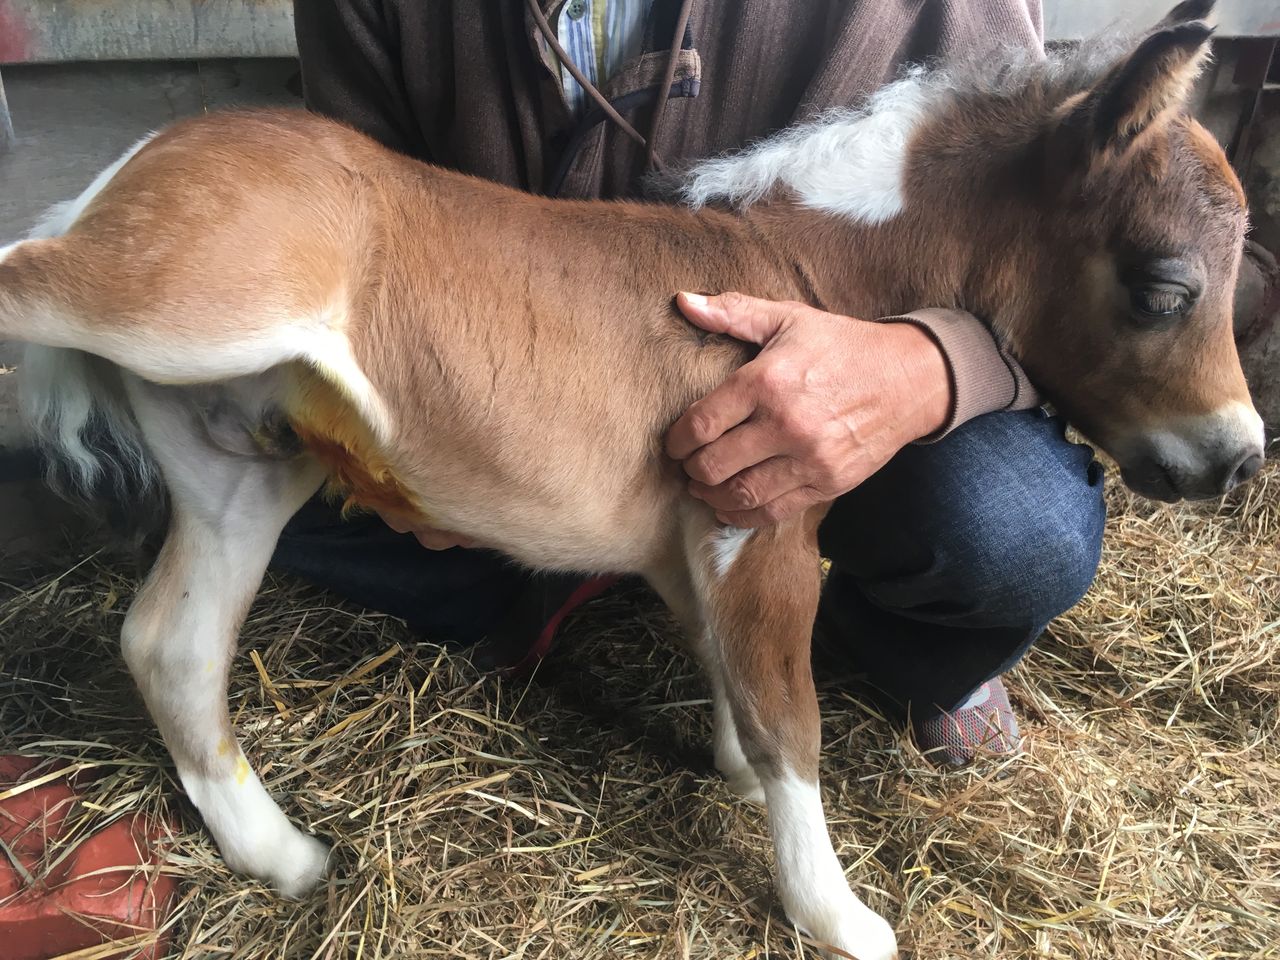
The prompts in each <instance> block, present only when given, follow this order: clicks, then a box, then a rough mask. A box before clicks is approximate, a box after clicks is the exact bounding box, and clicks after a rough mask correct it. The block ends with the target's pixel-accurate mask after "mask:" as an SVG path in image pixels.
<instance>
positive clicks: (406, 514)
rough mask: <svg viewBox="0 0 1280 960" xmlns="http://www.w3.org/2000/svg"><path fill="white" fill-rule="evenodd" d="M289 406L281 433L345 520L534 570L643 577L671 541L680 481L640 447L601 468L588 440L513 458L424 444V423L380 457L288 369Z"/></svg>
mask: <svg viewBox="0 0 1280 960" xmlns="http://www.w3.org/2000/svg"><path fill="white" fill-rule="evenodd" d="M289 397H290V399H289V402H288V404H287V406H288V422H289V425H290V426H291V427H292V429H293V431H294V432H295V433H296V434H297V436H298V438H299V439H300V440H301V442H302V444H303V445H304V446H305V448H306V449H307V451H308V452H309V453H310V454H311V455H312V456H314V457H315V458H316V459H317V460H319V461H320V462H321V463H322V464H323V465H324V466H325V468H326V469H327V470H328V474H329V481H328V491H329V493H330V495H331V496H333V497H334V498H335V499H336V500H340V501H341V503H342V504H343V507H344V510H348V511H351V510H364V511H370V512H376V513H379V514H382V515H383V516H384V517H387V518H388V519H393V520H394V522H395V525H396V526H398V527H409V528H413V529H434V530H441V531H449V532H451V533H456V534H461V535H463V536H465V537H466V538H468V539H469V540H471V541H472V542H473V543H474V544H475V545H476V546H479V547H486V548H489V549H493V550H497V551H499V552H501V553H504V554H506V555H507V556H510V557H512V558H513V559H515V560H518V561H520V562H521V563H524V564H527V565H529V566H531V567H535V568H539V569H557V570H576V571H584V572H615V573H631V572H642V571H644V570H646V569H650V568H652V566H653V564H654V563H655V561H656V560H657V558H658V557H659V556H660V555H661V554H662V553H663V552H664V550H665V549H666V547H667V546H668V544H669V543H670V539H669V534H670V532H671V531H672V529H674V523H675V515H676V509H675V508H676V502H677V500H678V498H679V497H681V496H683V483H682V481H681V480H680V479H679V476H678V474H679V470H678V467H676V466H675V465H674V464H671V463H666V464H664V463H661V462H658V460H657V458H656V456H652V455H646V445H645V444H634V445H631V446H632V449H630V450H627V451H620V452H619V453H620V455H617V456H613V457H609V458H607V460H606V462H604V463H601V462H600V460H601V458H600V457H599V456H598V453H599V451H598V450H593V445H594V444H598V443H599V442H600V438H598V437H594V436H587V437H583V438H581V440H580V442H578V443H576V444H575V443H574V442H572V441H565V440H562V441H561V442H558V443H555V444H548V443H539V442H536V441H531V442H530V443H528V444H527V445H525V446H523V447H522V448H520V449H518V450H514V451H513V450H512V449H510V446H509V445H507V446H505V447H504V446H503V445H502V444H500V443H498V442H496V441H495V442H494V443H493V444H492V445H491V446H490V445H486V444H485V443H484V442H483V441H481V442H476V441H474V440H473V441H471V442H465V443H464V442H460V441H459V440H458V439H457V438H456V437H453V436H439V435H434V434H433V430H432V424H433V423H437V424H438V423H439V422H440V421H439V420H436V419H434V418H422V420H421V422H422V426H421V427H419V428H418V429H417V431H415V430H414V429H413V428H412V427H411V426H407V425H405V424H404V423H401V424H400V425H399V426H398V428H397V432H398V436H397V437H396V438H395V442H394V444H393V445H392V448H391V449H388V448H387V447H386V446H385V445H384V444H381V443H378V442H376V441H375V440H374V438H373V437H372V435H371V433H370V431H369V430H368V429H367V428H366V426H365V425H364V424H363V423H362V422H361V421H360V419H359V417H358V416H357V415H356V414H355V412H354V409H353V408H352V407H351V405H350V404H349V403H347V402H346V401H345V400H344V399H343V398H342V397H341V395H340V394H339V392H338V391H337V390H336V389H335V388H334V387H333V386H331V385H330V384H328V383H327V382H326V381H324V380H323V379H322V378H321V377H320V376H318V375H316V374H314V373H312V372H309V371H305V370H304V371H298V372H297V374H296V376H295V382H294V384H293V387H292V389H291V390H290V392H289ZM400 419H401V420H402V421H403V420H405V419H406V418H404V417H402V418H400ZM445 432H448V431H447V430H446V431H445ZM575 446H576V447H577V449H574V447H575ZM593 453H595V454H597V455H596V456H595V457H594V459H593Z"/></svg>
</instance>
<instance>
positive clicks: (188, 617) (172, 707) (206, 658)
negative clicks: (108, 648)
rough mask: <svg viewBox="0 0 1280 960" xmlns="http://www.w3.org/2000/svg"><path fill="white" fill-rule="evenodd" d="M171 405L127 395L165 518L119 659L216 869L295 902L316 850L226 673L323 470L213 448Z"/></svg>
mask: <svg viewBox="0 0 1280 960" xmlns="http://www.w3.org/2000/svg"><path fill="white" fill-rule="evenodd" d="M177 397H179V392H178V391H171V390H165V389H162V388H155V387H150V386H146V385H141V384H133V385H132V386H131V390H130V399H131V401H132V402H133V406H134V409H135V413H136V414H137V416H138V419H139V422H140V423H141V425H142V427H143V432H144V434H145V435H146V438H147V444H148V447H149V449H150V450H151V451H152V453H153V455H154V456H155V457H156V459H157V460H158V461H159V463H160V466H161V469H162V471H163V474H164V479H165V482H166V485H167V487H168V489H169V493H170V497H171V500H172V510H173V515H172V518H171V521H170V529H169V534H168V537H167V539H166V540H165V543H164V547H163V549H162V550H161V552H160V556H159V559H157V561H156V563H155V566H154V567H153V568H152V570H151V573H150V574H149V575H148V577H147V580H146V583H145V584H144V585H143V587H142V589H141V591H140V592H139V594H138V598H137V599H136V600H135V601H134V603H133V606H132V607H131V608H130V610H129V613H128V616H127V617H126V618H125V623H124V629H123V635H122V643H123V652H124V657H125V661H126V662H127V663H128V665H129V669H130V671H131V672H132V673H133V677H134V679H135V681H136V682H137V684H138V687H139V689H140V690H141V691H142V695H143V697H144V699H145V700H146V702H147V707H148V709H149V710H150V712H151V715H152V717H153V718H154V719H155V722H156V725H157V726H158V727H159V728H160V733H161V734H162V735H163V737H164V740H165V744H166V745H167V746H168V748H169V752H170V754H172V756H173V760H174V764H175V765H176V766H177V769H178V777H179V778H180V779H181V780H182V785H183V786H184V787H185V788H186V791H187V794H188V796H190V798H191V801H192V802H193V803H194V804H195V805H196V808H197V809H198V810H199V811H200V815H201V816H202V817H203V818H204V822H205V824H206V826H208V828H209V831H210V832H211V833H212V834H213V836H214V839H215V840H216V841H217V843H218V847H219V849H220V850H221V851H222V855H223V857H224V859H225V860H226V862H227V865H228V866H230V867H231V868H232V869H233V870H236V871H237V872H239V873H245V874H248V875H250V876H252V877H256V878H258V879H260V880H263V881H266V882H267V883H270V884H271V885H272V886H274V887H276V888H277V889H278V890H279V891H280V893H282V894H284V895H285V896H289V897H297V896H301V895H302V894H304V893H306V892H307V891H308V890H310V889H311V888H312V887H314V886H315V885H316V884H317V883H318V882H319V881H320V880H321V879H322V878H323V877H324V874H325V863H326V860H327V857H328V848H327V847H326V846H325V845H324V844H323V843H321V842H320V841H319V840H316V839H315V838H314V837H310V836H307V835H306V834H304V833H302V832H300V831H299V830H298V829H297V828H296V827H294V826H293V825H292V824H291V823H290V822H289V820H288V818H287V817H285V815H284V814H283V813H282V812H281V810H280V808H279V807H277V806H276V804H275V802H274V801H272V799H271V798H270V796H268V795H267V792H266V790H265V789H264V788H263V786H262V784H261V782H260V781H259V780H258V777H257V776H256V775H255V774H254V772H253V770H252V768H251V767H250V766H249V762H248V761H247V760H246V759H245V757H244V754H243V753H242V752H241V750H240V746H239V744H238V743H237V741H236V738H235V734H234V733H233V732H232V730H231V721H230V718H229V716H228V714H227V674H228V671H229V668H230V664H231V658H232V655H233V654H234V652H235V646H236V638H237V636H238V634H239V630H240V625H241V623H242V621H243V619H244V616H245V613H246V611H247V610H248V607H249V603H250V602H251V601H252V599H253V596H254V593H255V592H256V591H257V589H258V586H259V584H260V583H261V581H262V576H263V573H264V572H265V570H266V567H267V562H268V560H270V558H271V552H272V550H273V549H274V547H275V543H276V540H277V538H278V537H279V534H280V531H281V530H282V529H283V527H284V524H285V522H286V521H287V520H288V519H289V517H290V516H292V515H293V513H294V512H295V511H296V510H297V509H298V507H299V506H301V505H302V503H303V502H304V501H305V500H306V499H307V497H309V496H310V495H311V494H312V493H314V492H315V490H316V489H317V488H318V487H319V485H320V483H321V481H322V479H323V476H322V471H321V470H320V468H319V467H318V466H317V465H316V464H315V462H314V461H312V460H311V459H310V458H309V457H301V458H297V459H293V460H283V461H282V460H271V459H265V458H255V457H249V456H242V455H236V454H232V453H228V452H226V451H225V450H223V449H220V448H218V447H216V446H213V445H212V444H211V443H209V441H208V440H207V439H206V437H205V436H204V434H203V433H202V429H201V428H200V426H199V424H198V421H197V420H196V419H195V418H194V417H193V416H192V414H191V412H190V411H189V410H187V409H185V408H184V407H183V406H182V404H181V403H179V402H176V401H175V399H174V398H177Z"/></svg>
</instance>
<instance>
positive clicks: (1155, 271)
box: [999, 0, 1263, 500]
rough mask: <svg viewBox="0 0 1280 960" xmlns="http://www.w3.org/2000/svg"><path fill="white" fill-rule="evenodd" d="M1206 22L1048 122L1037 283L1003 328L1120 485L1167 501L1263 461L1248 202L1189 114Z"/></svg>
mask: <svg viewBox="0 0 1280 960" xmlns="http://www.w3.org/2000/svg"><path fill="white" fill-rule="evenodd" d="M1211 7H1212V3H1211V2H1203V0H1201V2H1196V0H1192V2H1188V3H1183V4H1181V5H1180V6H1179V7H1178V8H1176V9H1175V10H1174V11H1173V13H1171V14H1170V15H1169V17H1167V18H1166V19H1165V20H1164V21H1162V22H1161V24H1159V25H1158V26H1157V27H1156V28H1155V30H1154V31H1153V32H1151V33H1150V34H1148V35H1147V36H1146V37H1145V38H1144V39H1143V40H1142V41H1141V43H1139V44H1138V45H1137V47H1136V48H1135V49H1134V50H1133V51H1132V52H1131V53H1129V54H1128V55H1127V56H1125V57H1123V58H1122V59H1120V60H1119V62H1117V63H1115V64H1114V65H1113V66H1111V67H1110V69H1108V70H1107V71H1106V72H1105V73H1103V74H1102V76H1101V78H1100V79H1098V80H1097V81H1096V82H1094V83H1093V84H1092V85H1091V86H1090V87H1088V88H1087V89H1085V90H1084V91H1082V92H1079V93H1077V94H1075V95H1073V96H1071V97H1069V98H1068V99H1067V100H1066V101H1065V102H1063V103H1060V104H1058V105H1056V106H1055V107H1054V108H1053V110H1052V115H1051V119H1050V121H1049V123H1048V124H1047V125H1046V127H1045V128H1044V131H1043V134H1042V135H1041V136H1039V137H1037V138H1036V140H1035V142H1034V144H1033V148H1032V157H1031V159H1030V161H1029V163H1030V165H1031V167H1032V168H1033V169H1034V173H1033V174H1032V175H1031V176H1030V177H1028V178H1027V182H1030V183H1032V184H1033V187H1032V189H1031V190H1029V191H1026V193H1028V194H1033V195H1034V196H1035V197H1036V199H1035V200H1034V201H1032V202H1033V206H1034V214H1033V217H1032V219H1034V221H1035V222H1034V224H1033V225H1032V226H1030V228H1029V229H1027V230H1025V232H1024V235H1023V239H1022V242H1019V243H1018V244H1017V245H1018V246H1019V247H1020V248H1021V249H1022V250H1023V251H1025V255H1026V256H1027V258H1028V259H1029V260H1030V261H1031V262H1030V263H1029V264H1028V267H1029V272H1028V273H1027V274H1026V276H1027V277H1034V278H1035V283H1034V284H1031V283H1028V284H1025V286H1024V288H1023V289H1022V290H1021V291H1020V293H1021V296H1019V297H1017V298H1016V300H1017V312H1016V315H1012V314H1011V315H1009V316H1008V317H1007V318H1006V319H1005V320H1004V321H1003V322H1001V323H999V326H1001V327H1002V328H1004V332H1005V333H1006V334H1007V335H1008V336H1009V338H1010V341H1011V343H1012V345H1013V346H1014V349H1015V352H1016V353H1017V355H1018V357H1019V359H1020V360H1021V361H1022V363H1023V364H1024V366H1025V367H1026V369H1027V371H1028V373H1029V374H1030V375H1031V377H1032V379H1033V380H1034V381H1035V382H1036V383H1037V384H1038V385H1039V386H1040V387H1041V389H1042V390H1043V391H1044V392H1045V393H1046V394H1047V395H1048V396H1049V397H1050V398H1052V399H1053V401H1054V402H1055V403H1056V404H1057V405H1058V406H1059V407H1060V408H1061V410H1062V411H1063V413H1065V414H1066V415H1067V417H1068V418H1069V419H1070V420H1071V421H1072V422H1073V423H1075V424H1076V425H1077V426H1078V427H1080V429H1081V430H1083V431H1084V432H1085V433H1086V434H1087V435H1089V436H1090V437H1091V438H1092V439H1093V440H1095V441H1096V442H1097V443H1099V444H1100V445H1101V446H1102V447H1103V448H1104V449H1106V450H1107V451H1108V452H1109V453H1110V454H1111V455H1112V456H1114V457H1115V458H1116V460H1117V461H1118V462H1119V463H1120V466H1121V469H1122V471H1123V474H1124V478H1125V481H1126V482H1127V483H1128V484H1129V485H1130V486H1131V487H1133V488H1134V489H1135V490H1137V491H1138V492H1140V493H1143V494H1145V495H1147V496H1151V497H1155V498H1158V499H1162V500H1176V499H1179V498H1181V497H1189V498H1196V497H1212V496H1215V495H1218V494H1221V493H1223V492H1224V491H1226V490H1229V489H1230V488H1232V487H1233V486H1235V485H1236V484H1238V483H1240V482H1242V481H1243V480H1246V479H1248V478H1249V477H1250V476H1252V475H1253V474H1254V473H1256V472H1257V470H1258V468H1259V467H1260V466H1261V463H1262V458H1263V431H1262V422H1261V420H1260V419H1259V417H1258V415H1257V413H1256V412H1255V411H1254V409H1253V405H1252V403H1251V401H1250V399H1249V392H1248V388H1247V387H1246V384H1245V380H1244V375H1243V374H1242V373H1241V370H1240V363H1239V360H1238V358H1237V356H1236V349H1235V343H1234V340H1233V338H1232V328H1231V310H1232V296H1233V292H1234V288H1235V282H1236V273H1237V270H1238V268H1239V263H1240V256H1241V250H1242V247H1243V240H1244V233H1245V228H1246V210H1245V197H1244V192H1243V191H1242V189H1241V187H1240V183H1239V181H1238V180H1237V179H1236V176H1235V174H1234V173H1233V172H1232V170H1231V168H1230V166H1229V165H1228V163H1227V160H1226V157H1225V156H1224V154H1223V152H1222V150H1221V149H1220V148H1219V146H1218V144H1217V143H1216V141H1215V140H1214V139H1213V137H1212V136H1211V135H1210V134H1209V133H1208V132H1207V131H1206V130H1205V129H1204V128H1203V127H1201V126H1200V125H1199V124H1198V123H1197V122H1196V121H1195V120H1193V119H1191V118H1190V117H1189V116H1188V115H1187V114H1186V112H1185V106H1186V102H1187V98H1188V95H1189V93H1190V89H1191V86H1192V83H1193V81H1194V78H1195V76H1196V75H1197V73H1198V72H1199V69H1200V66H1201V64H1202V62H1203V60H1204V58H1205V57H1206V56H1207V54H1208V43H1209V35H1210V32H1211V31H1210V29H1209V28H1208V27H1207V26H1206V25H1205V24H1204V23H1203V22H1202V20H1201V19H1200V18H1201V17H1203V16H1204V15H1205V14H1207V12H1208V11H1209V9H1210V8H1211ZM1046 279H1047V282H1046ZM1026 286H1034V287H1035V288H1036V289H1031V290H1028V289H1025V287H1026Z"/></svg>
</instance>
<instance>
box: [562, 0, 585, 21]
mask: <svg viewBox="0 0 1280 960" xmlns="http://www.w3.org/2000/svg"><path fill="white" fill-rule="evenodd" d="M586 12H587V0H570V2H569V7H568V9H567V10H565V13H567V14H569V16H570V17H571V18H572V19H574V20H581V19H582V15H583V14H584V13H586Z"/></svg>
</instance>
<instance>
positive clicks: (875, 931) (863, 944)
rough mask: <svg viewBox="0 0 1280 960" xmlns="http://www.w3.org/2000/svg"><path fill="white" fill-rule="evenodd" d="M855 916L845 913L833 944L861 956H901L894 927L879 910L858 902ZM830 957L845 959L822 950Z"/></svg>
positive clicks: (884, 959)
mask: <svg viewBox="0 0 1280 960" xmlns="http://www.w3.org/2000/svg"><path fill="white" fill-rule="evenodd" d="M859 907H860V909H858V910H857V911H855V912H854V914H853V916H850V917H845V918H844V919H843V922H842V923H841V925H840V936H839V939H838V940H836V941H835V943H834V944H833V946H837V947H839V948H840V949H841V950H843V951H844V952H845V953H850V954H853V956H855V957H857V958H858V960H898V938H897V936H896V935H895V934H894V932H893V927H891V926H889V924H888V923H887V922H886V921H885V919H884V918H883V917H881V916H880V914H878V913H876V912H875V911H874V910H871V909H869V908H867V907H864V906H862V905H861V904H859ZM823 955H824V956H826V957H829V958H831V960H836V958H839V960H845V958H844V957H843V956H841V955H840V954H836V953H826V952H824V954H823Z"/></svg>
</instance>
